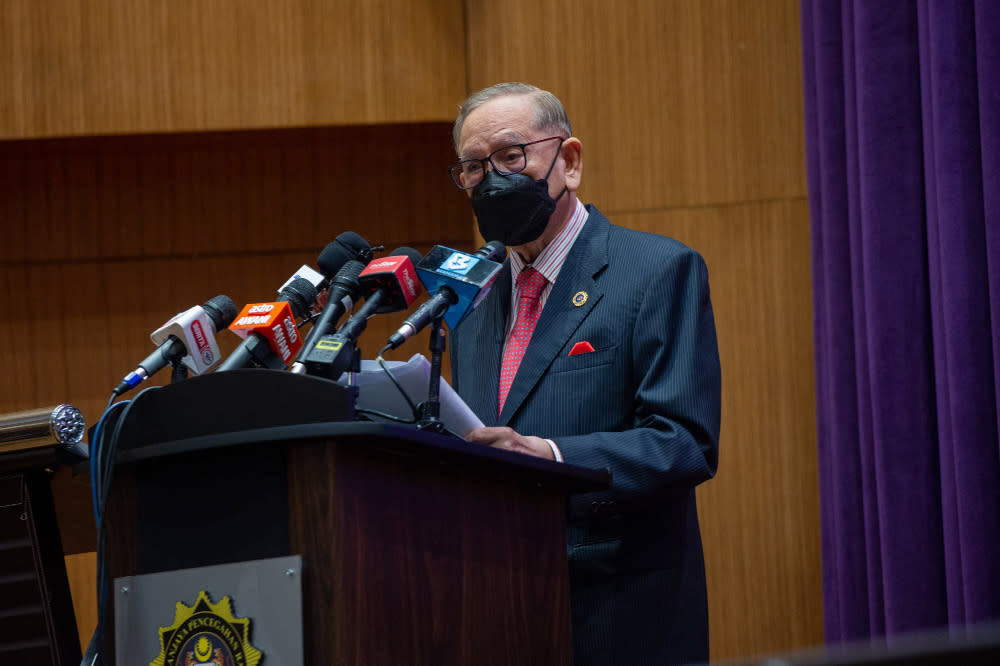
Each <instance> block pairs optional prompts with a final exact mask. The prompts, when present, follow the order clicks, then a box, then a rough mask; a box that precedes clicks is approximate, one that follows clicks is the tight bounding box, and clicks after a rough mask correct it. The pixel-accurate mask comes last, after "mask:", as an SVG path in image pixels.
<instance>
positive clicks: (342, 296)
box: [289, 231, 372, 374]
mask: <svg viewBox="0 0 1000 666" xmlns="http://www.w3.org/2000/svg"><path fill="white" fill-rule="evenodd" d="M371 259H372V248H371V247H370V246H369V245H368V243H367V242H365V239H363V238H362V237H361V236H359V235H358V234H356V233H354V232H353V231H346V232H344V233H342V234H340V235H339V236H337V240H335V241H334V242H332V243H330V244H329V245H327V246H326V248H325V249H324V250H323V251H322V252H321V253H320V255H319V259H317V260H316V263H317V264H318V265H319V269H320V271H322V273H323V275H326V276H328V285H329V286H328V290H327V299H326V307H325V308H323V313H322V314H321V315H320V318H319V319H318V320H317V321H316V323H314V324H313V326H312V328H311V329H309V335H307V336H306V340H305V343H304V344H303V345H302V349H301V350H300V351H299V355H298V358H297V359H296V361H295V363H293V364H292V366H291V368H289V370H290V371H291V372H294V373H296V374H302V373H303V372H305V370H306V368H305V365H303V364H302V357H303V356H304V355H305V353H306V352H307V351H308V350H309V349H312V345H313V343H314V342H315V341H316V340H317V339H319V338H321V337H322V336H324V335H327V334H328V333H331V332H333V327H334V326H336V324H337V322H338V321H339V320H340V318H341V317H342V316H344V313H345V312H349V311H350V310H351V308H353V307H354V301H356V300H357V299H358V298H359V297H360V296H361V283H360V282H359V281H358V276H360V275H361V271H363V270H364V269H365V266H366V265H367V264H368V262H369V261H371ZM331 276H332V277H331Z"/></svg>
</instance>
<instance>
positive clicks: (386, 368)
mask: <svg viewBox="0 0 1000 666" xmlns="http://www.w3.org/2000/svg"><path fill="white" fill-rule="evenodd" d="M375 360H376V361H378V364H379V365H380V366H382V370H383V371H384V372H385V374H386V375H388V376H389V380H390V381H392V383H393V385H394V386H395V387H396V389H397V390H398V391H399V393H400V395H402V396H403V399H404V400H406V404H407V405H409V406H410V412H411V413H412V414H413V420H412V421H403V423H416V422H417V421H418V420H419V419H420V411H419V410H418V409H417V406H416V405H415V404H414V403H413V400H411V399H410V396H409V395H407V393H406V391H405V390H403V385H402V384H400V383H399V381H398V380H397V379H396V377H395V375H393V374H392V370H390V369H389V366H388V365H386V363H385V359H384V358H382V354H381V353H380V354H379V355H378V356H377V357H376V358H375Z"/></svg>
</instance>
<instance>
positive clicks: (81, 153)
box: [0, 123, 472, 423]
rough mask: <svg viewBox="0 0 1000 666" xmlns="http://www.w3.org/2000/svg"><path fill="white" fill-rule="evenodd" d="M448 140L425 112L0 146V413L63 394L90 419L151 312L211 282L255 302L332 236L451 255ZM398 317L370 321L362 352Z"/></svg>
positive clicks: (453, 193) (465, 241)
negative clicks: (380, 121) (426, 120)
mask: <svg viewBox="0 0 1000 666" xmlns="http://www.w3.org/2000/svg"><path fill="white" fill-rule="evenodd" d="M448 136H449V127H448V125H447V124H445V123H436V124H421V125H386V126H375V127H358V128H323V129H320V128H317V129H299V130H270V131H252V132H232V133H204V134H181V135H164V136H134V137H101V138H86V139H84V138H80V139H64V140H45V141H13V142H0V220H3V236H4V240H5V242H4V243H0V293H3V294H4V297H3V298H4V305H5V306H6V307H7V308H8V311H9V312H12V313H17V316H16V317H15V316H11V317H8V318H5V320H4V322H3V323H2V324H0V365H2V366H3V367H4V368H5V370H6V372H7V377H8V381H5V382H4V383H3V385H2V388H0V413H2V412H7V411H14V410H17V409H25V408H29V407H38V406H42V405H46V404H55V403H58V402H64V401H68V402H72V403H74V404H76V405H77V406H79V407H80V408H81V409H83V411H84V414H85V415H86V417H87V421H88V423H95V422H96V420H97V418H98V417H99V415H100V413H101V411H102V410H103V407H104V404H105V403H106V401H107V397H108V395H109V392H110V390H111V388H113V387H114V385H116V384H117V383H118V381H119V380H120V379H121V377H122V375H124V374H125V373H126V372H128V371H129V370H131V369H133V368H134V365H135V363H137V362H138V361H140V360H142V359H143V358H144V357H145V356H146V355H147V354H148V353H149V352H150V351H152V347H151V343H150V342H149V333H150V332H151V331H152V330H154V329H155V328H157V327H158V326H159V325H160V324H162V323H163V322H164V321H165V320H166V319H168V318H169V317H170V316H172V315H173V314H175V313H177V312H178V311H182V310H184V309H187V308H188V307H191V306H193V305H198V304H200V303H203V302H205V301H206V300H208V299H209V298H211V297H212V296H215V295H217V294H227V295H229V296H230V297H231V298H233V300H234V301H236V303H237V304H238V305H242V304H244V303H247V302H254V301H261V300H268V299H270V298H273V296H274V294H275V290H276V289H277V287H278V286H280V285H281V284H282V283H283V282H284V281H285V280H286V279H287V277H288V276H289V275H291V274H292V272H293V271H294V270H296V269H297V268H298V267H299V266H300V265H302V264H303V263H308V264H312V265H315V261H316V257H317V256H318V254H319V252H320V251H321V250H322V249H323V247H325V245H326V244H327V243H328V242H330V241H332V240H333V239H334V238H335V237H336V236H337V235H338V234H339V233H341V232H343V231H347V230H353V231H356V232H358V233H360V234H361V235H362V236H363V237H364V238H366V239H367V240H368V241H369V242H370V243H372V244H373V245H374V244H384V245H385V246H386V250H387V251H391V250H393V249H395V248H397V247H399V246H402V245H410V246H413V247H415V248H416V249H418V250H419V251H421V252H426V251H427V250H428V249H429V248H430V247H431V246H432V245H433V244H435V243H442V244H446V245H450V246H452V247H459V248H464V249H469V248H470V247H471V242H472V241H471V238H470V235H469V210H468V203H467V202H466V201H465V197H464V196H463V195H462V194H461V193H460V192H459V191H458V190H457V189H455V187H454V186H453V185H452V184H451V181H450V180H449V179H448V176H447V174H446V173H445V170H444V168H443V165H446V164H448V163H449V160H450V159H451V149H450V144H449V140H448ZM403 316H404V315H403V314H400V315H397V316H395V317H379V318H377V319H374V320H372V322H371V324H370V329H369V331H368V333H366V336H365V338H364V341H365V342H367V345H364V348H365V350H366V351H368V352H370V354H374V353H375V352H376V351H377V349H378V347H380V346H381V343H379V342H378V340H383V341H384V340H385V339H386V338H387V337H388V334H389V333H390V332H391V330H393V329H394V327H395V326H398V324H399V322H400V321H401V319H402V317H403ZM220 337H221V340H222V341H223V349H224V350H226V351H228V350H231V349H232V348H233V347H235V345H236V342H237V339H236V337H235V336H233V335H232V334H231V333H228V332H223V333H222V335H221V336H220ZM424 350H426V340H424V339H421V340H419V341H412V342H410V343H409V344H407V345H406V346H404V347H403V348H401V349H400V350H398V351H397V352H396V353H395V354H394V355H393V358H408V357H409V356H410V355H412V354H413V353H415V352H418V351H424ZM162 374H163V375H164V376H163V377H159V376H158V377H157V378H156V381H155V382H154V383H161V382H163V381H166V380H167V379H168V377H166V376H165V375H167V374H168V373H166V372H164V373H162Z"/></svg>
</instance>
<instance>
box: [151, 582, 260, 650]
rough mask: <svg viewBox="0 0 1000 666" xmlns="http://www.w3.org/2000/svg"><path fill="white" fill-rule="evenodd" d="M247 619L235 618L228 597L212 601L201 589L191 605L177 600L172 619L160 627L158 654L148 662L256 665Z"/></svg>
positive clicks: (248, 620)
mask: <svg viewBox="0 0 1000 666" xmlns="http://www.w3.org/2000/svg"><path fill="white" fill-rule="evenodd" d="M261 656H262V655H261V653H260V650H258V649H256V648H255V647H253V646H252V645H251V644H250V619H249V618H237V617H235V616H234V615H233V608H232V604H231V600H230V598H229V597H223V598H222V601H220V602H219V603H217V604H213V603H212V600H211V599H209V597H208V593H207V592H206V591H205V590H201V591H200V592H199V593H198V599H197V600H196V601H195V603H194V604H193V605H192V606H185V605H184V602H182V601H178V602H177V608H176V610H175V615H174V623H173V624H172V625H170V626H169V627H162V628H161V629H160V655H159V656H158V657H157V658H156V659H154V660H153V661H152V662H151V663H150V665H149V666H195V665H197V664H210V665H211V666H257V664H258V663H260V659H261Z"/></svg>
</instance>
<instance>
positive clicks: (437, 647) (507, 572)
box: [106, 370, 609, 666]
mask: <svg viewBox="0 0 1000 666" xmlns="http://www.w3.org/2000/svg"><path fill="white" fill-rule="evenodd" d="M352 391H353V389H346V388H344V387H341V386H339V385H337V384H335V383H333V382H328V381H326V380H322V379H317V378H312V377H302V376H296V375H292V374H289V373H280V372H273V371H266V370H248V371H235V372H230V373H219V374H214V375H207V376H203V377H197V378H193V379H190V380H187V381H185V382H181V383H180V384H177V385H174V386H170V387H164V388H160V389H155V390H150V391H146V392H144V393H142V394H140V395H139V396H138V397H137V399H136V400H135V401H134V402H133V404H132V405H131V407H130V410H129V412H128V413H127V414H125V415H123V416H122V428H121V435H120V438H119V451H118V454H119V458H118V459H119V464H118V469H117V471H116V477H115V482H114V485H113V487H112V492H111V499H110V502H109V508H108V529H109V532H108V534H109V546H108V551H109V570H110V573H111V578H112V580H113V579H114V578H115V577H120V576H133V575H139V574H146V573H154V572H160V571H170V570H178V569H188V568H191V567H202V566H208V565H214V564H221V563H228V562H242V561H252V560H258V559H262V558H271V557H280V556H287V555H299V556H301V557H302V561H303V571H302V576H303V593H302V604H303V609H302V611H303V612H302V615H303V624H304V626H303V640H304V656H305V663H307V664H358V665H362V664H364V665H366V666H370V665H377V664H393V665H396V664H435V665H439V664H471V663H475V664H487V665H488V664H498V665H499V664H519V665H523V664H545V665H547V666H551V665H557V664H564V665H566V666H569V665H570V664H571V663H572V642H571V634H570V615H569V586H568V580H567V574H568V571H567V563H566V534H565V499H566V495H567V494H568V493H571V492H582V491H590V490H595V489H600V488H603V487H606V486H607V484H608V483H609V475H608V473H607V472H606V471H604V470H600V471H596V470H587V469H581V468H577V467H573V466H571V465H564V464H557V463H553V462H550V461H545V460H541V459H535V458H531V457H528V456H523V455H520V454H515V453H510V452H508V451H501V450H494V449H491V448H489V447H484V446H479V445H472V444H469V443H467V442H464V441H462V440H459V439H457V438H453V437H445V436H442V435H437V434H433V433H428V432H423V431H419V430H416V429H413V428H408V427H403V426H399V425H389V424H384V423H372V422H360V421H354V420H351V419H353V417H354V411H353V393H352ZM109 598H113V595H109ZM165 620H169V618H165ZM110 624H111V623H110V622H109V625H110ZM109 630H110V627H109ZM150 630H151V631H153V632H155V631H156V627H151V629H150ZM106 638H107V640H106V645H107V646H113V645H114V639H113V636H111V635H110V634H109V635H108V636H107V637H106ZM110 663H114V662H110ZM263 663H264V664H265V665H266V664H268V662H267V660H266V655H265V661H264V662H263Z"/></svg>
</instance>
